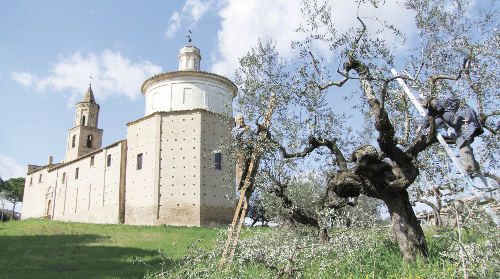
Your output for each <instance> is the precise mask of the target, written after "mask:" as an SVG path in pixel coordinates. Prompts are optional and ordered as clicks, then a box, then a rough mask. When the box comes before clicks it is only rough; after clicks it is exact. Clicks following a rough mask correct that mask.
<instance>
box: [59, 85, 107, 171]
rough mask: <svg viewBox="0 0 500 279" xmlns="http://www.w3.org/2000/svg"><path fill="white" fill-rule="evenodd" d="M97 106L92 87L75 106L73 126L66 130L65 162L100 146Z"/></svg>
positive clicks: (100, 137)
mask: <svg viewBox="0 0 500 279" xmlns="http://www.w3.org/2000/svg"><path fill="white" fill-rule="evenodd" d="M98 120H99V105H98V104H97V103H96V102H95V99H94V93H93V92H92V86H91V85H89V89H88V90H87V92H86V93H85V96H83V99H82V100H81V101H80V102H79V103H78V104H76V113H75V125H74V127H73V128H71V129H69V130H68V143H67V146H66V158H65V162H69V161H72V160H75V159H77V158H79V157H81V156H83V155H85V154H88V153H90V152H92V151H94V150H97V149H100V148H101V145H102V132H103V131H102V129H98V128H97V123H98Z"/></svg>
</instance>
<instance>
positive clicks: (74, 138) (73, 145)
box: [71, 135, 76, 148]
mask: <svg viewBox="0 0 500 279" xmlns="http://www.w3.org/2000/svg"><path fill="white" fill-rule="evenodd" d="M75 144H76V135H74V136H73V143H72V144H71V147H73V148H74V147H75Z"/></svg>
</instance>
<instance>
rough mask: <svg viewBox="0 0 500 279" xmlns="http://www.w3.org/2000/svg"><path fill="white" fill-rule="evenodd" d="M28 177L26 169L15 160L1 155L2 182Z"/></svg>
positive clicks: (0, 174) (0, 172) (0, 170)
mask: <svg viewBox="0 0 500 279" xmlns="http://www.w3.org/2000/svg"><path fill="white" fill-rule="evenodd" d="M25 176H26V167H24V166H20V165H18V164H17V163H16V160H15V159H14V158H10V157H5V156H2V155H0V177H2V180H4V181H5V180H7V179H10V178H18V177H25Z"/></svg>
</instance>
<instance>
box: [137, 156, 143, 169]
mask: <svg viewBox="0 0 500 279" xmlns="http://www.w3.org/2000/svg"><path fill="white" fill-rule="evenodd" d="M137 170H142V153H141V154H137Z"/></svg>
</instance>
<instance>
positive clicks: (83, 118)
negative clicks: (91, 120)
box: [82, 115, 85, 126]
mask: <svg viewBox="0 0 500 279" xmlns="http://www.w3.org/2000/svg"><path fill="white" fill-rule="evenodd" d="M82 126H85V115H84V116H83V117H82Z"/></svg>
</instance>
